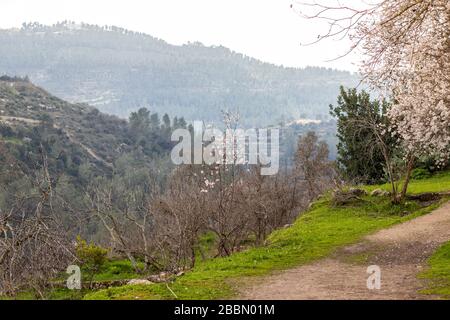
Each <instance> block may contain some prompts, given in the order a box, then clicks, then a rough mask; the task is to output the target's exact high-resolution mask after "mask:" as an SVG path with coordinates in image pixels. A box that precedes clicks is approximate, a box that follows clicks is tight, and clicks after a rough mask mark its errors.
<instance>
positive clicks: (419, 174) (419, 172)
mask: <svg viewBox="0 0 450 320" xmlns="http://www.w3.org/2000/svg"><path fill="white" fill-rule="evenodd" d="M430 176H431V173H430V171H428V170H427V169H423V168H416V169H414V170H413V171H412V173H411V178H412V179H415V180H420V179H426V178H429V177H430Z"/></svg>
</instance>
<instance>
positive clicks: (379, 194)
mask: <svg viewBox="0 0 450 320" xmlns="http://www.w3.org/2000/svg"><path fill="white" fill-rule="evenodd" d="M388 195H389V192H388V191H386V190H382V189H375V190H373V191H372V192H371V193H370V196H372V197H386V196H388Z"/></svg>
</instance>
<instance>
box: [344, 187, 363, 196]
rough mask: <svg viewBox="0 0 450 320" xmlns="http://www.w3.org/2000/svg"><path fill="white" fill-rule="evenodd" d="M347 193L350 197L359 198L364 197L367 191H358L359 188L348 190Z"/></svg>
mask: <svg viewBox="0 0 450 320" xmlns="http://www.w3.org/2000/svg"><path fill="white" fill-rule="evenodd" d="M348 192H349V193H351V194H352V195H355V196H357V197H361V196H366V195H367V191H366V190H364V189H359V188H350V189H349V191H348Z"/></svg>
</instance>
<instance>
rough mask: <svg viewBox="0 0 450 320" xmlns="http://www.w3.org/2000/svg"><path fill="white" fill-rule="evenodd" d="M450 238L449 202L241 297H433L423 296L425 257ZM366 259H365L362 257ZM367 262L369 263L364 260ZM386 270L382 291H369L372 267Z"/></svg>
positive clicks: (263, 281) (273, 277)
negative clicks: (370, 267) (368, 280)
mask: <svg viewBox="0 0 450 320" xmlns="http://www.w3.org/2000/svg"><path fill="white" fill-rule="evenodd" d="M449 240H450V202H449V203H447V204H446V205H444V206H443V207H441V208H439V209H437V210H435V211H433V212H432V213H430V214H428V215H425V216H422V217H419V218H416V219H414V220H411V221H409V222H406V223H403V224H399V225H396V226H394V227H392V228H389V229H385V230H382V231H379V232H377V233H375V234H373V235H370V236H367V237H366V238H365V239H364V240H363V241H361V242H360V243H357V244H355V245H352V246H348V247H345V248H343V249H341V250H339V251H338V252H336V254H334V255H333V256H332V257H330V258H327V259H324V260H320V261H317V262H315V263H312V264H309V265H305V266H301V267H298V268H295V269H292V270H288V271H284V272H281V273H278V274H274V275H271V276H268V277H265V278H263V279H260V280H258V283H256V284H254V285H252V286H250V287H248V288H246V289H244V290H243V291H242V292H241V298H242V299H252V300H253V299H260V300H272V299H276V300H285V299H294V300H304V299H308V300H309V299H326V300H330V299H358V300H364V299H370V300H376V299H432V298H437V297H433V296H427V295H422V294H420V293H418V291H419V290H420V289H422V288H423V286H424V283H423V282H422V281H420V280H419V279H417V274H418V273H419V272H420V271H422V270H423V269H424V268H425V267H426V259H427V258H428V257H429V256H430V255H431V254H432V253H433V252H434V251H435V250H436V249H437V248H438V247H439V246H440V245H441V244H443V243H444V242H446V241H449ZM361 257H365V258H364V259H361ZM362 261H364V262H362ZM369 265H378V266H379V267H380V268H381V289H380V290H369V289H367V285H366V283H367V282H366V281H367V278H368V277H369V275H368V274H367V273H366V272H367V267H368V266H369Z"/></svg>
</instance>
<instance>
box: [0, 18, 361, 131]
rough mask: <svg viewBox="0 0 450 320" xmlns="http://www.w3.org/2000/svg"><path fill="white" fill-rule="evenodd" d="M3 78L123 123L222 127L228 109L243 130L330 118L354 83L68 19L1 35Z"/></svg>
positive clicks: (320, 71)
mask: <svg viewBox="0 0 450 320" xmlns="http://www.w3.org/2000/svg"><path fill="white" fill-rule="evenodd" d="M0 74H8V75H11V76H22V77H24V76H29V77H30V79H31V80H32V81H33V82H34V83H36V84H37V85H40V86H42V87H44V88H46V89H47V90H49V91H51V92H52V93H53V94H55V95H56V96H59V97H61V98H64V99H65V100H68V101H71V102H86V103H89V104H90V105H93V106H95V107H97V108H98V109H100V110H101V111H103V112H107V113H110V114H115V115H118V116H121V117H123V118H127V117H128V115H129V113H130V112H131V111H136V110H138V109H139V108H141V107H146V108H148V109H150V110H153V111H155V112H158V113H168V114H169V116H171V117H175V116H178V117H180V116H182V117H184V118H185V119H186V120H187V121H193V120H202V121H206V122H216V123H220V122H221V111H222V110H229V111H234V112H236V111H239V113H240V114H241V116H242V121H241V124H242V125H245V126H267V125H275V124H278V123H279V122H282V121H284V122H289V121H292V120H296V119H299V118H306V119H329V115H328V105H329V104H330V103H333V102H334V100H335V97H336V96H337V94H338V89H339V85H345V86H348V87H352V86H355V85H357V84H358V78H357V77H356V76H355V75H353V74H351V73H349V72H344V71H337V70H332V69H326V68H317V67H308V68H304V69H295V68H286V67H282V66H275V65H272V64H269V63H263V62H261V61H258V60H256V59H253V58H250V57H247V56H245V55H242V54H240V53H236V52H233V51H231V50H229V49H227V48H225V47H221V46H219V47H206V46H204V45H202V44H200V43H190V44H186V45H182V46H175V45H170V44H168V43H166V42H164V41H163V40H160V39H156V38H153V37H151V36H149V35H146V34H142V33H136V32H132V31H128V30H125V29H122V28H118V27H114V26H105V27H103V26H102V27H100V26H95V25H88V24H74V23H72V22H68V21H66V22H61V23H58V24H55V25H53V26H45V25H41V24H39V23H28V24H24V25H23V27H22V28H21V29H9V30H0ZM200 115H201V117H200ZM199 117H200V118H199Z"/></svg>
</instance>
